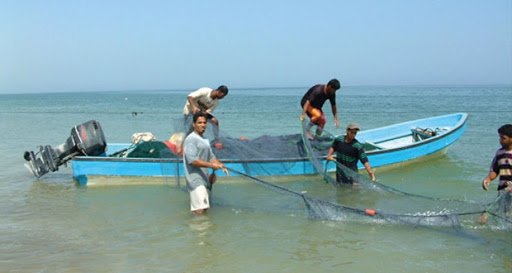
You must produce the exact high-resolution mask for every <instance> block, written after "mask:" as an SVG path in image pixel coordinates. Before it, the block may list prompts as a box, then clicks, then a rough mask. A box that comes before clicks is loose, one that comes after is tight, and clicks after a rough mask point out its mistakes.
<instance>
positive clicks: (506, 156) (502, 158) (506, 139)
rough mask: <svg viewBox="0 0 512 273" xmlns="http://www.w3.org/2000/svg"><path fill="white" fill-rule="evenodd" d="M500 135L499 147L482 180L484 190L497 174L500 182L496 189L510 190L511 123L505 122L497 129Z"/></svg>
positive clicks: (511, 184)
mask: <svg viewBox="0 0 512 273" xmlns="http://www.w3.org/2000/svg"><path fill="white" fill-rule="evenodd" d="M498 134H499V135H500V144H501V148H500V149H498V151H496V155H495V156H494V159H493V160H492V163H491V170H490V172H489V174H488V175H487V176H486V177H485V179H484V181H482V187H483V188H484V190H488V189H489V184H491V181H492V180H494V179H495V178H496V177H498V175H499V176H500V182H499V183H498V191H499V192H500V193H501V192H504V191H509V192H512V124H505V125H503V126H501V127H500V128H499V129H498Z"/></svg>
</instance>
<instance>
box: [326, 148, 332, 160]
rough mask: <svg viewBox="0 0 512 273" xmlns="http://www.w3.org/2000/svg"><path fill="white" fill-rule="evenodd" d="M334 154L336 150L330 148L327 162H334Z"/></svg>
mask: <svg viewBox="0 0 512 273" xmlns="http://www.w3.org/2000/svg"><path fill="white" fill-rule="evenodd" d="M333 153H334V148H333V147H331V148H329V152H328V153H327V160H329V161H334V157H332V154H333Z"/></svg>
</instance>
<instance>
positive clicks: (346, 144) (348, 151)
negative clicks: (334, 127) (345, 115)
mask: <svg viewBox="0 0 512 273" xmlns="http://www.w3.org/2000/svg"><path fill="white" fill-rule="evenodd" d="M359 130H360V128H359V125H358V124H357V123H355V122H351V123H349V124H348V125H347V130H346V132H347V134H346V135H344V136H339V137H337V138H335V139H334V142H333V143H332V146H331V148H330V149H329V152H328V153H327V160H331V161H334V158H333V157H332V154H333V153H334V152H336V161H337V162H338V163H340V164H343V165H344V166H346V167H348V168H350V169H352V170H353V171H355V172H357V161H358V160H359V161H361V163H362V164H363V165H364V168H365V169H366V171H367V172H368V175H369V176H370V178H371V179H372V181H375V174H374V173H373V170H372V168H371V167H370V162H369V161H368V157H367V156H366V153H365V152H364V148H363V145H362V144H361V143H360V142H359V141H357V139H356V135H357V132H358V131H359ZM336 181H337V182H339V183H348V184H353V183H354V181H352V179H351V178H350V177H348V176H347V175H345V173H344V172H343V170H342V169H341V168H336Z"/></svg>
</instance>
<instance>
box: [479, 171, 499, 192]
mask: <svg viewBox="0 0 512 273" xmlns="http://www.w3.org/2000/svg"><path fill="white" fill-rule="evenodd" d="M496 177H498V174H497V173H495V172H493V171H490V172H489V174H488V175H487V176H486V177H485V179H484V181H482V188H483V189H484V190H489V184H491V181H492V180H494V179H496Z"/></svg>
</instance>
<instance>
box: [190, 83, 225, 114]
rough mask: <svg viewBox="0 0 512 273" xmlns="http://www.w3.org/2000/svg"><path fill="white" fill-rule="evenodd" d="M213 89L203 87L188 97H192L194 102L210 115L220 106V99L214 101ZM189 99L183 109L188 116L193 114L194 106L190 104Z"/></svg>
mask: <svg viewBox="0 0 512 273" xmlns="http://www.w3.org/2000/svg"><path fill="white" fill-rule="evenodd" d="M212 91H213V89H211V88H208V87H201V88H199V89H197V90H196V91H194V92H192V93H190V94H189V95H188V97H192V98H193V99H194V102H195V103H196V105H197V106H198V107H199V109H201V110H202V111H204V112H207V113H208V114H212V113H213V109H215V107H217V105H219V100H218V99H212V97H211V94H212ZM188 97H187V103H186V104H185V107H184V108H183V114H184V115H188V114H189V113H191V112H192V105H190V102H189V101H188Z"/></svg>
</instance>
